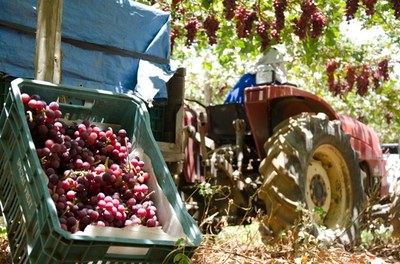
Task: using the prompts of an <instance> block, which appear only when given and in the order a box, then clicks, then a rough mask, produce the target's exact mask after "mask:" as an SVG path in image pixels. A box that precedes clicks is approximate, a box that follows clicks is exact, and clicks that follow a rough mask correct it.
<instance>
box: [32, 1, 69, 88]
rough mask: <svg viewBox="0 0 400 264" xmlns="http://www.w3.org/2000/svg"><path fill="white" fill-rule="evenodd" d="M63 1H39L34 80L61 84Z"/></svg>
mask: <svg viewBox="0 0 400 264" xmlns="http://www.w3.org/2000/svg"><path fill="white" fill-rule="evenodd" d="M62 6H63V0H39V1H38V17H37V31H36V49H35V61H34V65H35V79H37V80H42V81H49V82H53V83H61V61H62V53H61V22H62Z"/></svg>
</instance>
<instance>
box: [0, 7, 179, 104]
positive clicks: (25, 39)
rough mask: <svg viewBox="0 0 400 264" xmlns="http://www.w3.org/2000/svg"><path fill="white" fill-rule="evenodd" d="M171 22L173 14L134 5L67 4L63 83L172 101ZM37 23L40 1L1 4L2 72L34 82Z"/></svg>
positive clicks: (0, 59)
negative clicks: (169, 86) (168, 92)
mask: <svg viewBox="0 0 400 264" xmlns="http://www.w3.org/2000/svg"><path fill="white" fill-rule="evenodd" d="M169 21H170V15H169V13H166V12H163V11H161V10H157V9H155V8H152V7H149V6H146V5H143V4H139V3H136V2H133V1H129V0H107V1H106V0H101V1H99V0H64V1H63V20H62V47H61V48H62V55H63V59H62V83H64V84H68V85H73V86H79V85H82V86H83V87H88V88H95V89H103V90H109V91H113V92H119V93H133V92H134V91H136V92H139V95H140V96H141V97H142V98H143V99H145V100H148V101H151V99H152V98H153V96H155V98H156V99H164V98H166V96H167V95H166V87H165V82H166V81H167V80H168V79H169V78H170V77H171V75H172V74H173V72H174V70H173V69H171V66H170V63H169V56H170V39H169V33H170V23H169ZM36 23H37V0H12V1H10V0H0V71H1V72H5V73H7V74H9V75H12V76H15V77H23V78H33V77H34V52H35V42H36V40H35V38H36V35H35V32H36ZM156 73H157V75H155V74H156ZM160 73H161V75H160ZM138 82H139V83H138ZM155 94H156V95H155Z"/></svg>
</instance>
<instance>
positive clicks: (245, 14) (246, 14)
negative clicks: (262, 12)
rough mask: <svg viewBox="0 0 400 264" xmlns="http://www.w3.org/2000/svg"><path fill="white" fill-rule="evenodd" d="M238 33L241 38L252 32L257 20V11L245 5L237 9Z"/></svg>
mask: <svg viewBox="0 0 400 264" xmlns="http://www.w3.org/2000/svg"><path fill="white" fill-rule="evenodd" d="M235 19H236V33H237V35H238V37H239V38H247V37H248V36H250V34H251V30H252V28H253V23H254V21H255V20H257V14H256V12H254V11H252V10H248V9H246V8H245V7H242V6H240V7H238V8H236V10H235Z"/></svg>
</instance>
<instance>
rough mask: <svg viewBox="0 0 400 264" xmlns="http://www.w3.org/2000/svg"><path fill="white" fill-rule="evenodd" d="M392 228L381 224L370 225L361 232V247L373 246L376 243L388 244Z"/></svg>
mask: <svg viewBox="0 0 400 264" xmlns="http://www.w3.org/2000/svg"><path fill="white" fill-rule="evenodd" d="M391 234H392V230H391V229H390V228H389V227H386V226H384V225H383V224H380V225H379V226H373V225H372V226H370V227H369V228H368V229H365V230H362V232H361V247H363V248H367V249H368V248H371V247H372V246H376V245H386V244H387V243H388V242H389V241H390V239H391Z"/></svg>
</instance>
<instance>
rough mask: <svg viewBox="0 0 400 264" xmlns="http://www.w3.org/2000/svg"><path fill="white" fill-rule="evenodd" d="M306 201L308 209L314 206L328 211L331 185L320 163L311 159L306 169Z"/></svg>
mask: <svg viewBox="0 0 400 264" xmlns="http://www.w3.org/2000/svg"><path fill="white" fill-rule="evenodd" d="M306 188H307V189H306V198H307V199H306V201H307V206H308V208H309V209H310V210H312V209H314V208H315V207H320V208H322V209H323V210H324V211H325V212H328V210H329V208H330V203H331V185H330V182H329V177H328V174H327V173H326V171H325V168H324V167H323V166H322V163H321V162H320V161H317V160H312V161H311V162H310V166H309V167H308V170H307V179H306Z"/></svg>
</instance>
